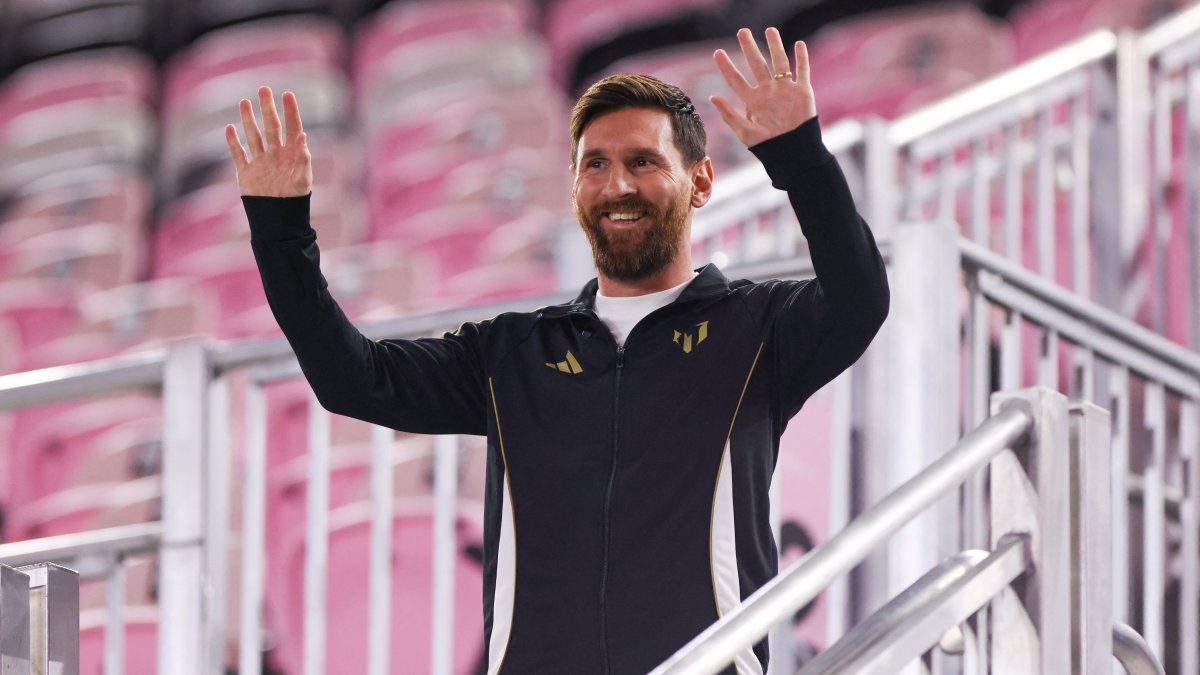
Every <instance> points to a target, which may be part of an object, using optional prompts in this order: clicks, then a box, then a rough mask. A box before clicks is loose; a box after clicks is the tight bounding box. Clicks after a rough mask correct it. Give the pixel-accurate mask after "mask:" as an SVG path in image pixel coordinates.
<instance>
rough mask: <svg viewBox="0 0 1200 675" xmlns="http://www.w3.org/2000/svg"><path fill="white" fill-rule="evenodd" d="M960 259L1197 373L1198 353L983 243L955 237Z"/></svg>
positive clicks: (1156, 355) (1096, 326)
mask: <svg viewBox="0 0 1200 675" xmlns="http://www.w3.org/2000/svg"><path fill="white" fill-rule="evenodd" d="M959 248H960V251H961V253H962V257H963V262H964V263H968V264H970V265H973V266H975V267H978V268H980V269H983V270H986V271H989V272H994V273H996V274H998V275H999V276H1001V277H1002V278H1003V280H1004V282H1005V283H1006V284H1009V285H1012V286H1015V287H1017V288H1020V289H1022V290H1025V291H1028V292H1029V293H1031V294H1034V295H1037V296H1039V297H1040V298H1042V299H1044V300H1045V301H1047V302H1048V303H1050V304H1051V305H1053V306H1054V307H1056V308H1058V309H1061V310H1063V311H1066V312H1068V313H1070V314H1073V315H1075V316H1077V317H1079V318H1081V319H1084V320H1086V321H1087V322H1088V323H1089V324H1091V325H1092V326H1094V327H1095V328H1098V329H1100V330H1102V331H1104V332H1105V333H1108V334H1109V335H1111V336H1113V337H1114V338H1116V339H1118V340H1120V341H1121V342H1124V343H1126V344H1128V345H1130V346H1132V347H1136V348H1138V349H1139V350H1142V351H1145V352H1146V353H1147V354H1149V355H1150V356H1152V357H1154V358H1156V359H1158V360H1160V361H1162V362H1164V363H1166V364H1167V365H1169V366H1171V367H1172V368H1178V369H1179V370H1182V371H1185V372H1187V373H1191V374H1193V375H1197V376H1200V354H1197V353H1196V352H1194V351H1192V350H1190V349H1187V348H1186V347H1183V346H1180V345H1179V344H1177V343H1175V342H1172V341H1170V340H1168V339H1167V338H1165V337H1163V336H1162V335H1159V334H1158V333H1155V332H1154V331H1152V330H1150V329H1148V328H1146V327H1144V326H1142V325H1140V324H1137V323H1135V322H1133V321H1131V320H1129V319H1127V318H1125V317H1123V316H1121V315H1120V314H1118V313H1116V312H1114V311H1112V310H1111V309H1108V308H1106V307H1102V306H1100V305H1098V304H1095V303H1089V304H1087V305H1082V304H1081V303H1080V296H1078V295H1076V294H1074V293H1072V292H1071V291H1069V290H1067V289H1065V288H1063V287H1062V286H1059V285H1058V284H1056V283H1054V282H1053V281H1050V280H1049V279H1047V278H1045V277H1043V276H1040V275H1038V274H1036V273H1034V272H1031V271H1029V270H1027V269H1025V268H1024V267H1021V266H1020V265H1018V264H1016V263H1013V262H1012V261H1010V260H1007V259H1006V258H1004V257H1003V256H1001V255H999V254H997V253H993V252H992V251H990V250H988V249H987V248H986V247H984V246H981V245H980V244H977V243H975V242H972V241H970V240H967V239H964V238H959Z"/></svg>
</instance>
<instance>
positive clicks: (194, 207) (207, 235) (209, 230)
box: [153, 185, 250, 276]
mask: <svg viewBox="0 0 1200 675" xmlns="http://www.w3.org/2000/svg"><path fill="white" fill-rule="evenodd" d="M245 220H246V216H245V211H244V210H243V209H242V203H241V199H240V197H239V196H238V193H237V190H236V189H230V186H229V185H214V186H212V187H209V188H206V189H204V190H198V191H196V192H193V193H192V194H190V195H188V196H187V197H184V198H183V199H180V200H178V201H175V202H174V203H172V204H170V205H169V206H168V207H167V209H166V210H165V211H164V212H163V215H162V217H161V218H160V219H159V221H158V226H157V227H156V229H155V232H154V265H153V269H154V274H155V276H167V275H173V274H176V272H175V270H176V267H177V265H178V263H179V261H180V260H181V259H183V258H185V257H186V256H187V255H188V254H190V253H192V252H193V251H197V250H199V249H202V248H206V247H208V246H213V245H215V244H219V243H223V242H227V241H242V242H247V243H246V246H247V247H249V243H248V242H249V239H250V232H249V228H248V227H247V226H246V224H245Z"/></svg>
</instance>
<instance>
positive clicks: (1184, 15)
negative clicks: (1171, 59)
mask: <svg viewBox="0 0 1200 675" xmlns="http://www.w3.org/2000/svg"><path fill="white" fill-rule="evenodd" d="M1198 32H1200V5H1192V6H1191V7H1187V8H1185V9H1181V10H1179V13H1178V14H1175V15H1174V16H1171V17H1170V18H1168V19H1164V20H1163V21H1161V22H1159V23H1157V24H1155V25H1153V26H1151V27H1150V28H1148V29H1147V30H1146V32H1145V33H1142V35H1141V37H1139V38H1138V49H1139V51H1141V52H1142V54H1144V55H1146V56H1148V57H1155V56H1157V55H1158V54H1159V53H1161V52H1163V51H1165V50H1167V49H1168V48H1170V47H1172V46H1173V45H1176V44H1178V43H1180V42H1182V41H1183V40H1185V39H1187V38H1188V37H1191V36H1193V35H1195V34H1196V33H1198Z"/></svg>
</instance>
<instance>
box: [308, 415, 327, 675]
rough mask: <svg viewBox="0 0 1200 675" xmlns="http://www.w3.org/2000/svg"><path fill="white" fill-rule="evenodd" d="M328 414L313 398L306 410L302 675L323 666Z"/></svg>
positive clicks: (314, 673) (313, 674) (317, 673)
mask: <svg viewBox="0 0 1200 675" xmlns="http://www.w3.org/2000/svg"><path fill="white" fill-rule="evenodd" d="M329 446H330V418H329V413H328V412H327V411H326V410H325V409H324V408H322V407H321V404H320V403H319V402H318V401H317V398H316V395H313V394H310V397H309V406H308V503H307V509H308V514H307V515H308V525H307V528H306V531H305V547H304V553H305V555H304V675H321V674H322V673H324V672H326V663H325V602H326V592H327V590H328V587H329V452H330V447H329Z"/></svg>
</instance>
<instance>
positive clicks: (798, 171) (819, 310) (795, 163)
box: [750, 117, 890, 421]
mask: <svg viewBox="0 0 1200 675" xmlns="http://www.w3.org/2000/svg"><path fill="white" fill-rule="evenodd" d="M750 151H751V152H753V153H754V155H755V156H756V157H758V158H759V160H760V161H761V162H762V163H763V166H764V168H765V169H766V171H767V175H768V176H770V178H771V184H772V185H774V186H775V187H776V188H778V189H781V190H786V191H787V193H788V199H789V201H790V202H791V204H792V209H793V210H794V211H795V213H796V218H797V219H798V220H799V221H800V229H801V231H802V232H803V233H804V236H805V238H806V239H807V240H808V248H809V254H810V255H811V257H812V263H813V269H814V270H815V272H816V278H814V279H811V280H808V281H806V282H799V283H792V284H781V285H780V287H779V290H780V291H782V292H783V293H784V297H783V298H782V300H781V301H780V302H778V303H773V306H774V307H776V308H777V311H776V314H775V317H774V321H773V323H772V328H771V335H770V336H769V341H770V343H771V344H772V346H773V347H774V354H775V363H774V366H775V372H776V374H777V376H776V382H777V388H778V391H777V395H778V397H779V402H780V408H781V409H780V412H781V414H782V415H783V419H784V420H785V421H786V420H787V419H789V418H790V417H791V416H792V415H794V414H795V413H796V412H797V411H798V410H799V409H800V407H801V406H802V405H803V404H804V401H805V400H807V399H808V397H809V396H811V395H812V394H813V393H814V392H816V391H817V390H818V389H820V388H821V387H822V386H824V385H825V384H826V383H828V382H829V381H830V380H832V379H833V378H835V377H837V375H838V374H839V373H841V372H842V371H843V370H845V369H846V368H848V367H850V365H851V364H853V363H854V362H855V361H856V360H858V358H859V357H860V356H862V354H863V352H864V351H866V348H867V345H869V344H870V342H871V340H872V338H874V337H875V334H876V333H877V332H878V331H879V327H880V326H881V325H882V324H883V321H884V319H885V318H886V317H887V313H888V305H889V302H890V294H889V290H888V281H887V272H886V269H885V268H884V264H883V257H882V256H881V255H880V253H879V248H878V246H877V245H876V244H875V238H874V237H873V236H872V235H871V230H870V228H868V227H867V223H866V222H865V221H864V220H863V219H862V217H861V216H860V215H859V214H858V211H857V209H856V208H855V206H854V200H853V198H852V197H851V195H850V187H849V185H847V184H846V178H845V176H844V175H843V174H842V170H841V167H839V166H838V163H837V160H836V159H835V158H834V156H833V154H832V153H830V152H829V150H828V149H826V147H825V145H824V143H823V142H822V140H821V128H820V123H819V121H818V120H817V118H815V117H814V118H813V119H811V120H808V121H807V122H805V123H804V124H801V125H800V126H799V127H797V128H796V129H794V130H792V131H790V132H788V133H786V134H783V135H780V136H777V137H775V138H772V139H769V140H767V141H764V142H762V143H760V144H758V145H755V146H753V147H751V148H750Z"/></svg>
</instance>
